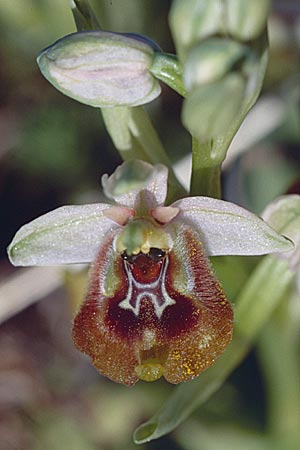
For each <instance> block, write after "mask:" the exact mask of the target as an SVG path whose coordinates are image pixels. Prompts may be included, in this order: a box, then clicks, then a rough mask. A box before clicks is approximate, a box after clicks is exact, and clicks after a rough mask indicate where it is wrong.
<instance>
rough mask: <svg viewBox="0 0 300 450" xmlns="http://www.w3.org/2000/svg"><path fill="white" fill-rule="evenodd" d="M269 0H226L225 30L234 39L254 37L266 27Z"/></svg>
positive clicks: (247, 39)
mask: <svg viewBox="0 0 300 450" xmlns="http://www.w3.org/2000/svg"><path fill="white" fill-rule="evenodd" d="M269 11H270V0H251V1H249V0H227V2H226V17H227V31H228V32H229V33H230V34H231V35H232V36H233V37H234V38H236V39H241V40H242V41H250V40H252V39H256V38H257V37H258V36H259V35H260V34H261V33H262V32H263V30H264V28H265V27H266V23H267V19H268V14H269Z"/></svg>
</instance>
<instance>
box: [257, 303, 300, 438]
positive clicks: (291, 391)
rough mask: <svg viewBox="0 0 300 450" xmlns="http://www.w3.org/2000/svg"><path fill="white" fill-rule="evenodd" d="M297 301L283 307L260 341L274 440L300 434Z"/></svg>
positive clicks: (270, 426)
mask: <svg viewBox="0 0 300 450" xmlns="http://www.w3.org/2000/svg"><path fill="white" fill-rule="evenodd" d="M298 302H299V299H298V298H297V299H296V298H294V299H293V298H292V299H288V301H286V302H284V303H283V304H282V305H280V307H279V308H278V310H277V311H276V313H275V315H274V316H273V318H272V321H270V322H269V323H268V324H267V325H266V327H265V329H264V333H263V335H262V336H261V339H260V342H259V354H260V360H261V365H262V368H263V371H264V374H265V379H266V389H267V391H268V399H269V428H270V431H271V433H272V434H273V435H274V437H276V436H278V437H279V436H280V437H284V436H291V435H294V436H295V435H297V434H299V432H300V383H299V379H300V370H299V307H298ZM293 303H295V304H293Z"/></svg>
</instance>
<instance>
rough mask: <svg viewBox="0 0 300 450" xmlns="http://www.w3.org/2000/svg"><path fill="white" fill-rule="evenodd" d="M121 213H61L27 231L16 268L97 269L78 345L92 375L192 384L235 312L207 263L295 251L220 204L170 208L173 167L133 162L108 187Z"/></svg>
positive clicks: (92, 208) (75, 209)
mask: <svg viewBox="0 0 300 450" xmlns="http://www.w3.org/2000/svg"><path fill="white" fill-rule="evenodd" d="M102 184H103V188H104V193H105V194H106V196H107V197H109V198H110V199H112V200H114V201H115V203H116V205H111V204H104V203H100V204H92V205H82V206H64V207H62V208H58V209H57V210H55V211H53V212H50V213H48V214H45V215H44V216H42V217H40V218H38V219H36V220H34V221H33V222H31V223H29V224H27V225H25V226H24V227H22V228H21V229H20V231H19V232H18V233H17V234H16V236H15V238H14V240H13V242H12V243H11V245H10V247H9V255H10V259H11V261H12V263H13V264H15V265H49V264H68V263H82V262H91V261H94V262H93V265H92V268H91V274H90V284H89V288H88V292H87V296H86V299H85V301H84V302H83V304H82V306H81V308H80V311H79V312H78V314H77V316H76V317H75V320H74V327H73V339H74V342H75V345H76V346H77V348H78V349H79V350H81V351H83V352H84V353H86V354H88V355H89V356H90V357H91V358H92V361H93V364H94V365H95V367H96V368H97V369H98V370H99V371H100V372H101V373H102V374H104V375H106V376H107V377H109V378H111V379H112V380H114V381H117V382H120V383H123V384H125V385H128V386H130V385H133V384H134V383H135V382H136V381H137V380H138V379H143V380H146V381H154V380H156V379H158V378H159V377H161V376H162V375H163V376H164V377H165V378H166V379H167V380H168V381H170V382H171V383H179V382H181V381H187V380H190V379H192V378H194V377H195V376H197V375H199V374H200V373H201V372H202V371H203V370H205V369H206V368H208V367H209V366H211V365H212V364H213V363H214V361H215V359H216V358H217V357H218V356H219V355H220V354H221V353H222V352H223V351H224V350H225V348H226V346H227V345H228V344H229V343H230V340H231V336H232V329H233V312H232V308H231V305H230V302H229V301H228V300H227V299H226V296H225V294H224V292H223V291H222V288H221V286H220V284H219V282H218V281H217V279H216V278H215V276H214V273H213V271H212V269H211V266H210V263H209V260H208V255H231V254H236V255H241V254H245V255H253V254H256V255H257V254H265V253H272V252H279V251H286V250H290V249H291V247H292V243H291V242H290V241H289V240H287V239H286V238H284V237H283V236H280V235H279V234H278V233H276V232H275V231H274V230H273V229H272V228H270V227H269V226H268V225H267V224H266V223H265V222H264V221H263V220H262V219H260V218H259V217H257V216H255V215H254V214H252V213H250V212H249V211H246V210H245V209H243V208H241V207H239V206H237V205H234V204H232V203H229V202H225V201H222V200H215V199H212V198H206V197H191V198H184V199H181V200H178V201H176V202H175V203H173V204H172V205H171V206H163V205H164V201H165V199H166V193H167V168H166V167H165V166H163V165H160V164H158V165H156V166H154V167H153V166H151V165H150V164H147V163H145V162H142V161H129V162H126V163H123V164H122V165H121V166H120V167H118V168H117V169H116V171H115V172H114V174H113V175H111V176H110V177H108V176H107V175H105V176H104V177H103V179H102Z"/></svg>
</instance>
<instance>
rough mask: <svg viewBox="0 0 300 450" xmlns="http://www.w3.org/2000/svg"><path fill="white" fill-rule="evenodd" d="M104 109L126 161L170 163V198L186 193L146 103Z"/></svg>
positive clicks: (103, 113)
mask: <svg viewBox="0 0 300 450" xmlns="http://www.w3.org/2000/svg"><path fill="white" fill-rule="evenodd" d="M101 112H102V116H103V119H104V123H105V126H106V128H107V130H108V132H109V134H110V136H111V138H112V140H113V143H114V145H115V146H116V148H117V149H118V151H119V153H120V155H121V157H122V159H123V160H124V161H127V160H129V159H133V158H139V159H142V160H144V161H148V162H150V163H151V164H157V163H162V164H165V165H166V166H168V167H169V178H168V183H169V190H168V191H169V193H168V199H167V200H168V202H169V203H171V202H173V201H174V200H176V199H178V198H179V197H182V196H184V195H185V194H186V192H185V190H184V189H183V187H182V186H181V184H180V183H179V182H178V180H177V178H176V176H175V174H174V172H173V169H172V166H171V162H170V160H169V158H168V156H167V154H166V152H165V150H164V148H163V146H162V144H161V141H160V139H159V137H158V135H157V133H156V131H155V129H154V127H153V126H152V123H151V121H150V118H149V116H148V114H147V113H146V111H145V110H144V108H143V107H141V106H138V107H135V108H127V107H115V108H103V109H102V110H101Z"/></svg>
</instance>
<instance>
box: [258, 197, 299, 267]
mask: <svg viewBox="0 0 300 450" xmlns="http://www.w3.org/2000/svg"><path fill="white" fill-rule="evenodd" d="M262 217H263V218H264V220H265V221H266V222H268V224H269V225H271V227H272V228H274V230H276V231H278V232H280V233H281V234H283V235H285V236H287V237H288V238H289V239H291V241H292V242H294V244H295V246H294V248H293V249H292V250H290V251H289V252H285V253H283V254H278V257H280V258H283V259H287V260H288V263H289V266H290V268H291V269H292V270H294V271H297V272H298V273H300V195H296V194H295V195H283V196H281V197H278V198H276V199H275V200H273V202H272V203H270V204H269V205H268V206H267V207H266V209H265V210H264V211H263V213H262Z"/></svg>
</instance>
